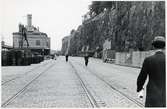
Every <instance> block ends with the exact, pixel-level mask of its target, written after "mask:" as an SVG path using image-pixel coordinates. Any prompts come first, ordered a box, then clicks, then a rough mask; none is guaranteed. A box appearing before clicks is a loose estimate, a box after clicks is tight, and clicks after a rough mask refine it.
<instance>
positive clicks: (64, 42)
mask: <svg viewBox="0 0 167 109" xmlns="http://www.w3.org/2000/svg"><path fill="white" fill-rule="evenodd" d="M70 40H71V36H66V37H64V38H63V39H62V48H61V52H62V54H63V55H66V54H68V53H69V47H70Z"/></svg>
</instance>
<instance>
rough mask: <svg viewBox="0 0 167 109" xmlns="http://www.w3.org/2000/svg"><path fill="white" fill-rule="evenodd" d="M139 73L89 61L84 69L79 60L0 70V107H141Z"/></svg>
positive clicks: (97, 61) (46, 62)
mask: <svg viewBox="0 0 167 109" xmlns="http://www.w3.org/2000/svg"><path fill="white" fill-rule="evenodd" d="M139 71H140V69H137V68H130V67H124V66H118V65H114V64H109V63H103V62H102V61H101V60H99V59H93V58H90V59H89V63H88V66H87V67H86V66H85V65H84V58H82V57H69V61H68V62H65V57H58V59H57V60H45V61H44V62H41V63H40V64H33V65H31V66H10V67H2V80H1V81H2V82H1V84H2V85H1V87H2V107H8V108H11V107H15V108H16V107H19V108H30V107H35V108H51V107H65V108H66V107H79V108H89V107H142V106H143V104H144V100H140V99H138V98H137V93H136V79H137V76H138V73H139Z"/></svg>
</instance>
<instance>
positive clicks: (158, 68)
mask: <svg viewBox="0 0 167 109" xmlns="http://www.w3.org/2000/svg"><path fill="white" fill-rule="evenodd" d="M152 45H153V47H154V48H155V50H156V53H155V54H154V55H152V56H150V57H147V58H145V60H144V62H143V66H142V69H141V71H140V74H139V76H138V78H137V92H138V93H140V92H141V91H143V85H144V83H145V81H146V79H147V77H148V84H147V88H146V102H145V107H166V74H165V53H164V48H165V38H164V37H162V36H157V37H155V38H154V40H153V42H152Z"/></svg>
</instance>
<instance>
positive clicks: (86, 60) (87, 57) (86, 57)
mask: <svg viewBox="0 0 167 109" xmlns="http://www.w3.org/2000/svg"><path fill="white" fill-rule="evenodd" d="M84 58H85V66H87V65H88V59H89V56H88V54H86V55H85V57H84Z"/></svg>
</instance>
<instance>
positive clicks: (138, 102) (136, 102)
mask: <svg viewBox="0 0 167 109" xmlns="http://www.w3.org/2000/svg"><path fill="white" fill-rule="evenodd" d="M75 62H76V61H75ZM76 63H78V64H79V65H80V66H82V67H83V68H84V69H86V70H87V71H88V72H90V73H91V74H93V75H94V76H96V77H97V78H98V79H100V80H101V81H103V82H104V83H105V84H107V85H108V86H109V87H110V88H111V89H113V90H115V91H116V92H118V93H119V94H121V95H122V96H124V97H125V98H127V99H128V100H130V101H131V102H133V103H135V104H137V105H138V106H139V107H144V104H143V103H141V102H140V101H138V100H136V99H134V98H133V97H131V96H129V95H127V94H125V93H124V92H122V91H120V90H118V89H117V88H115V87H114V86H113V85H111V84H110V83H109V82H108V81H107V80H104V78H102V77H101V76H100V75H98V74H97V73H95V72H94V71H92V70H91V69H90V68H88V67H85V66H84V65H82V64H81V63H79V62H76Z"/></svg>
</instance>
